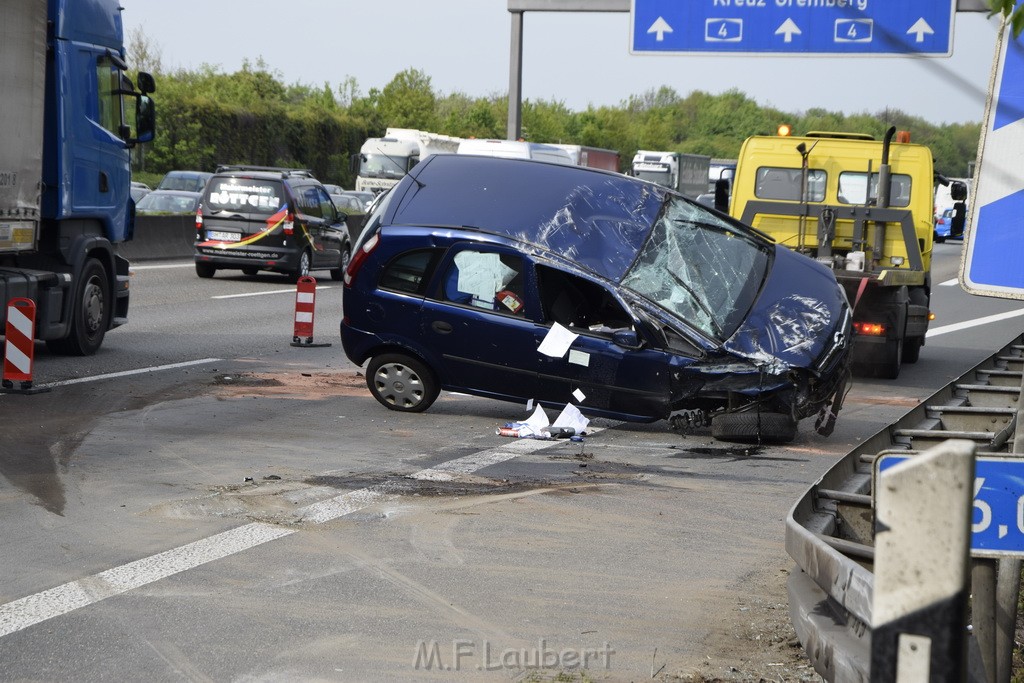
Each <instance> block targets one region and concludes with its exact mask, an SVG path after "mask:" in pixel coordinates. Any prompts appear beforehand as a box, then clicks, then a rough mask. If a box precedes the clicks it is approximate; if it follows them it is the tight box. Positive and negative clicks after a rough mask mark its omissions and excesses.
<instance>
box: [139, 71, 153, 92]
mask: <svg viewBox="0 0 1024 683" xmlns="http://www.w3.org/2000/svg"><path fill="white" fill-rule="evenodd" d="M137 80H138V81H139V92H140V93H142V94H143V95H148V94H149V93H151V92H156V81H154V80H153V75H152V74H149V73H146V72H145V71H140V72H139V74H138V78H137Z"/></svg>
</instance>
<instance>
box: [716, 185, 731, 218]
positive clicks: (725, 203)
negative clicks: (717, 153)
mask: <svg viewBox="0 0 1024 683" xmlns="http://www.w3.org/2000/svg"><path fill="white" fill-rule="evenodd" d="M715 208H716V209H717V210H719V211H721V212H722V213H728V212H729V181H728V179H726V178H719V179H718V180H716V181H715Z"/></svg>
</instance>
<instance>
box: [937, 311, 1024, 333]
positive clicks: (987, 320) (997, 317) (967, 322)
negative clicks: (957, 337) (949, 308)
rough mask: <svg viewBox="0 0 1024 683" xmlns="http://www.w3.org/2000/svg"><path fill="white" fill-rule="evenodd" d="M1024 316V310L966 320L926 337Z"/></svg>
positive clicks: (938, 328) (940, 328)
mask: <svg viewBox="0 0 1024 683" xmlns="http://www.w3.org/2000/svg"><path fill="white" fill-rule="evenodd" d="M1022 315H1024V308H1022V309H1020V310H1016V311H1007V312H1006V313H996V314H995V315H987V316H985V317H984V318H975V319H974V320H965V321H963V322H961V323H954V324H952V325H943V326H942V327H936V328H933V329H930V330H928V332H927V334H925V337H938V336H939V335H940V334H948V333H950V332H959V331H960V330H967V329H970V328H972V327H978V326H980V325H987V324H988V323H995V322H999V321H1000V320H1009V319H1010V318H1019V317H1020V316H1022Z"/></svg>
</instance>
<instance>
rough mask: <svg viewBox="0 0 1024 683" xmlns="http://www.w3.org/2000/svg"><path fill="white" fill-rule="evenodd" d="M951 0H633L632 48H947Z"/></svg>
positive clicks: (937, 53) (881, 51) (839, 51)
mask: <svg viewBox="0 0 1024 683" xmlns="http://www.w3.org/2000/svg"><path fill="white" fill-rule="evenodd" d="M955 11H956V0H632V12H631V14H630V19H631V23H630V31H631V43H630V45H631V49H630V52H632V53H633V54H644V53H647V54H650V53H664V54H691V53H702V54H707V53H716V54H723V53H725V54H730V53H731V54H765V53H770V54H776V55H809V54H810V55H833V56H839V55H848V56H864V57H872V56H879V55H916V56H928V57H948V56H949V55H950V54H952V52H953V15H954V13H955Z"/></svg>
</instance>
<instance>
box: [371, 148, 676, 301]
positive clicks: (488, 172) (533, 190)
mask: <svg viewBox="0 0 1024 683" xmlns="http://www.w3.org/2000/svg"><path fill="white" fill-rule="evenodd" d="M395 191H396V195H395V197H394V198H393V199H392V201H391V203H390V204H389V206H388V208H387V211H386V212H385V214H384V216H383V217H382V219H383V224H385V225H387V224H393V225H419V226H425V227H449V228H462V227H468V228H474V229H477V230H481V231H484V232H489V233H493V234H496V235H502V236H506V237H508V238H511V239H512V240H515V241H517V242H520V243H522V244H525V245H536V246H538V247H541V248H543V249H545V250H548V251H550V252H553V253H555V254H560V255H562V256H563V257H565V258H567V259H569V260H571V261H573V262H574V263H576V264H577V265H578V266H579V267H581V268H583V269H585V270H589V271H591V272H593V273H596V274H598V275H600V276H602V277H605V278H608V279H610V280H614V281H618V280H620V279H621V278H622V276H623V275H624V274H625V272H626V270H627V269H628V268H629V266H630V265H631V264H632V263H633V260H634V259H635V258H636V255H637V253H638V252H639V250H640V248H641V247H642V246H643V244H644V241H645V240H646V239H647V236H648V235H649V234H650V231H651V228H652V226H653V225H654V222H655V221H656V219H657V216H658V213H659V212H660V210H661V205H662V203H663V201H664V199H665V195H666V191H665V190H664V189H663V188H661V187H659V186H657V185H653V184H651V183H645V182H643V181H640V180H636V179H633V178H630V177H628V176H624V175H621V174H619V173H612V172H608V171H601V170H596V169H588V168H581V167H577V166H565V165H561V164H548V163H544V162H538V161H527V160H518V159H501V158H497V157H485V156H475V155H457V154H435V155H433V156H430V157H428V158H427V159H425V160H424V161H422V162H420V163H419V164H417V166H416V167H415V168H414V169H413V170H412V172H410V173H409V175H408V176H406V178H404V179H403V180H402V181H401V183H400V184H399V186H397V187H396V188H395Z"/></svg>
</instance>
